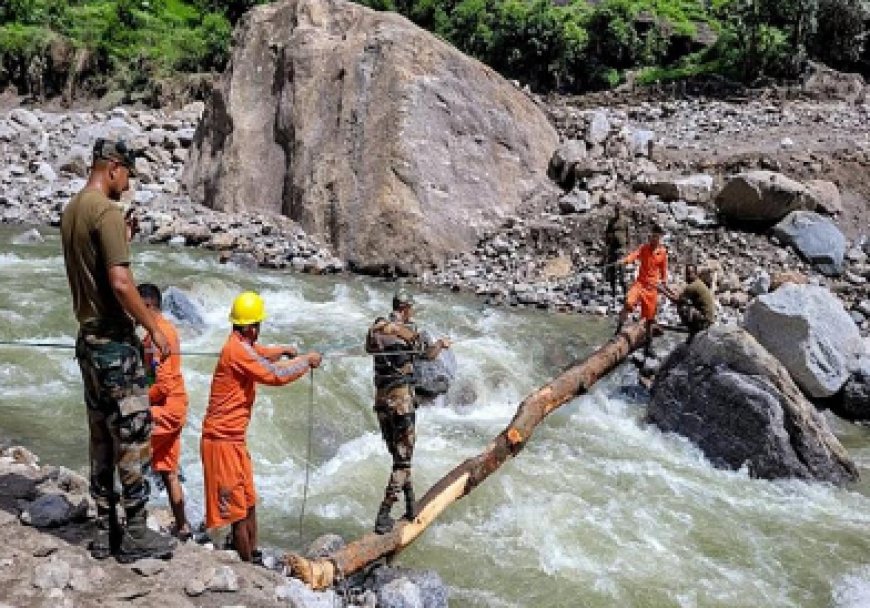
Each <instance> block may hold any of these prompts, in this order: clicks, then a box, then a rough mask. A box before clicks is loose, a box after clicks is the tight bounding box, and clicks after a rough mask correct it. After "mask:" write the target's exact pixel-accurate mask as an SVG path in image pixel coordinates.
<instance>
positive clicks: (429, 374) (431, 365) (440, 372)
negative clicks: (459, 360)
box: [414, 349, 456, 397]
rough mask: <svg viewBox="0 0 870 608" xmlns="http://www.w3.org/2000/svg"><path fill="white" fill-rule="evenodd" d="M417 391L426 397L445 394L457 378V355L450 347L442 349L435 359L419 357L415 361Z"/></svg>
mask: <svg viewBox="0 0 870 608" xmlns="http://www.w3.org/2000/svg"><path fill="white" fill-rule="evenodd" d="M414 375H415V376H416V389H417V393H419V394H420V395H422V396H424V397H436V396H438V395H443V394H444V393H446V392H447V391H448V390H449V389H450V385H451V384H452V383H453V380H454V379H455V378H456V356H455V355H454V354H453V351H452V350H450V349H445V350H442V351H441V352H440V353H439V354H438V356H437V357H436V358H434V359H432V360H431V361H430V360H426V359H418V360H417V361H416V362H415V363H414Z"/></svg>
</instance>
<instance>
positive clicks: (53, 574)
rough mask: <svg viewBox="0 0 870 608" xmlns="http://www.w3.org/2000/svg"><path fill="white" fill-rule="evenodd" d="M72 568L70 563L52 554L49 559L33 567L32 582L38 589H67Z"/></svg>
mask: <svg viewBox="0 0 870 608" xmlns="http://www.w3.org/2000/svg"><path fill="white" fill-rule="evenodd" d="M71 574H72V573H71V570H70V566H69V564H68V563H66V562H65V561H64V560H62V559H60V558H58V557H57V556H52V557H51V559H49V560H48V561H44V562H41V563H39V564H37V566H36V568H34V569H33V577H32V583H33V586H34V587H36V588H37V589H42V590H44V591H47V590H49V589H65V588H66V586H67V585H68V584H69V581H70V577H71Z"/></svg>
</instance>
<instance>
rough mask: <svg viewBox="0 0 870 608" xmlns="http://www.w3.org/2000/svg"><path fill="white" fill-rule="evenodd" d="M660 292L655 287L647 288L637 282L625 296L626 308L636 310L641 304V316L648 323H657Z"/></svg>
mask: <svg viewBox="0 0 870 608" xmlns="http://www.w3.org/2000/svg"><path fill="white" fill-rule="evenodd" d="M658 296H659V292H658V290H657V289H656V288H655V287H647V286H646V285H644V284H642V283H641V282H640V281H635V282H634V284H633V285H632V286H631V288H630V289H629V290H628V293H627V294H626V296H625V307H626V308H628V310H634V309H635V308H637V305H638V304H640V316H641V318H642V319H644V320H647V321H655V318H656V309H657V308H658V300H659V297H658Z"/></svg>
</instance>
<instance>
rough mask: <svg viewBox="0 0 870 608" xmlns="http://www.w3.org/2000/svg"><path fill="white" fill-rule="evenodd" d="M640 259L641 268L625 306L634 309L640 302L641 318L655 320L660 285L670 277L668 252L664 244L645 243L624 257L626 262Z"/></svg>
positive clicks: (627, 296) (627, 295)
mask: <svg viewBox="0 0 870 608" xmlns="http://www.w3.org/2000/svg"><path fill="white" fill-rule="evenodd" d="M638 260H639V261H640V269H639V270H638V271H637V278H636V279H635V281H634V284H632V286H631V288H630V289H629V290H628V293H627V294H626V296H625V306H626V307H627V308H628V309H629V310H634V309H635V308H636V307H637V305H638V303H640V316H641V318H643V319H646V320H647V321H653V320H655V318H656V307H657V306H658V285H659V283H663V282H665V281H667V278H668V252H667V250H666V249H665V248H664V247H663V246H662V245H659V246H658V247H656V248H655V249H653V248H652V247H651V246H650V244H649V243H644V244H643V245H641V246H640V247H638V248H637V249H635V250H634V251H632V252H631V253H629V254H628V255H627V256H625V257H624V258H623V259H622V261H623V263H625V264H630V263H631V262H635V261H638Z"/></svg>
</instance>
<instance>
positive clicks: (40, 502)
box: [21, 494, 88, 528]
mask: <svg viewBox="0 0 870 608" xmlns="http://www.w3.org/2000/svg"><path fill="white" fill-rule="evenodd" d="M87 512H88V501H87V499H85V498H81V500H79V502H78V503H77V504H73V503H71V502H70V500H69V498H67V496H65V495H63V494H46V495H44V496H40V497H39V498H37V499H36V500H34V501H33V502H31V503H30V504H28V505H27V506H26V507H25V510H24V511H23V512H22V513H21V521H22V523H25V524H27V525H29V526H35V527H37V528H53V527H57V526H62V525H65V524H67V523H69V522H70V521H74V520H79V519H83V518H84V517H85V516H86V515H87Z"/></svg>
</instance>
